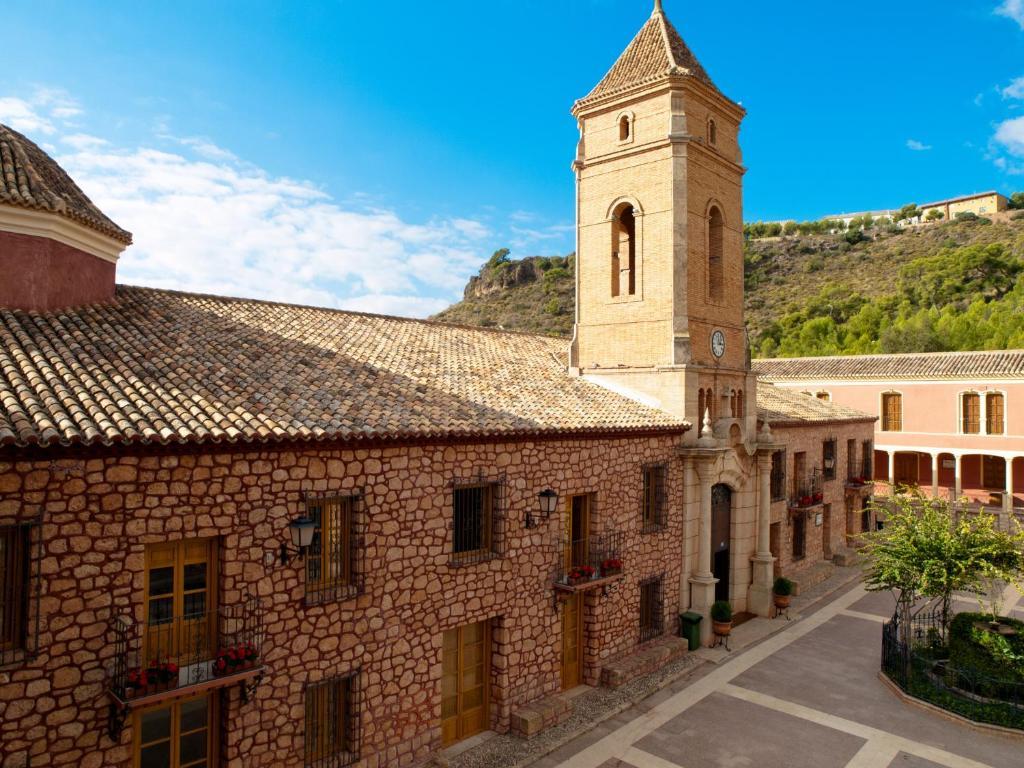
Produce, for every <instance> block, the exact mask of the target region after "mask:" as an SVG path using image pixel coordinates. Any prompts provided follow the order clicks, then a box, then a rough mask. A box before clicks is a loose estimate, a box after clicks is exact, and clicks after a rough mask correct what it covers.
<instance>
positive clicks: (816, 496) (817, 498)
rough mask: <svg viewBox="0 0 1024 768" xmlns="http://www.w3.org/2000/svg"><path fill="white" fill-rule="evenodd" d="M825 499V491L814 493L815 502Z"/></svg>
mask: <svg viewBox="0 0 1024 768" xmlns="http://www.w3.org/2000/svg"><path fill="white" fill-rule="evenodd" d="M824 499H825V494H824V493H821V492H820V491H819V492H818V493H816V494H814V502H815V503H818V502H819V501H824Z"/></svg>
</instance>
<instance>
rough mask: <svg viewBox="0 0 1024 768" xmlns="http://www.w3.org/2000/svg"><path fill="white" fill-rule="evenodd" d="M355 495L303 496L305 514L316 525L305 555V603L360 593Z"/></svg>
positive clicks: (360, 531)
mask: <svg viewBox="0 0 1024 768" xmlns="http://www.w3.org/2000/svg"><path fill="white" fill-rule="evenodd" d="M359 502H360V497H359V496H319V497H312V496H310V497H307V499H306V514H307V515H308V516H309V517H310V518H311V519H312V520H313V521H314V522H315V523H316V531H315V533H314V534H313V543H312V545H311V546H310V548H309V552H308V553H307V554H306V602H307V603H326V602H331V601H333V600H344V599H347V598H350V597H355V596H356V595H358V594H359V593H360V592H361V591H362V564H361V562H360V556H361V554H362V551H363V547H362V530H361V525H360V524H359V521H358V519H357V518H358V515H357V507H358V506H359Z"/></svg>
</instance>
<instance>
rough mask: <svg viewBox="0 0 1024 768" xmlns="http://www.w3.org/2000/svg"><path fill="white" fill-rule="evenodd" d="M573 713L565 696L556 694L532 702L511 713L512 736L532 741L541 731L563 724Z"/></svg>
mask: <svg viewBox="0 0 1024 768" xmlns="http://www.w3.org/2000/svg"><path fill="white" fill-rule="evenodd" d="M572 713H573V703H572V700H571V699H569V698H568V697H567V696H565V694H561V693H556V694H553V695H551V696H545V697H544V698H543V699H537V700H536V701H532V702H530V703H529V704H527V705H526V706H523V707H520V708H519V709H517V710H515V711H514V712H512V721H511V723H510V729H511V731H512V735H513V736H518V737H519V738H521V739H532V738H533V737H534V736H536V735H537V734H538V733H540V732H541V731H543V730H545V729H547V728H551V727H552V726H554V725H558V724H559V723H562V722H565V721H566V720H568V719H569V717H570V716H571V715H572Z"/></svg>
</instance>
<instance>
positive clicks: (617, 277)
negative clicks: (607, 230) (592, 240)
mask: <svg viewBox="0 0 1024 768" xmlns="http://www.w3.org/2000/svg"><path fill="white" fill-rule="evenodd" d="M611 273H612V274H611V278H612V296H622V295H628V296H633V295H635V294H636V216H635V215H634V213H633V206H632V205H629V204H628V203H624V204H623V205H621V206H619V207H618V208H616V209H615V215H614V217H613V219H612V264H611Z"/></svg>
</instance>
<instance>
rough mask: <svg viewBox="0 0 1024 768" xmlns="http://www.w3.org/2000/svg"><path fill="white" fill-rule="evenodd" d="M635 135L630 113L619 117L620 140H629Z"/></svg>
mask: <svg viewBox="0 0 1024 768" xmlns="http://www.w3.org/2000/svg"><path fill="white" fill-rule="evenodd" d="M632 136H633V121H632V120H630V118H629V115H623V116H622V117H620V118H619V141H629V140H630V139H631V138H632Z"/></svg>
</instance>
